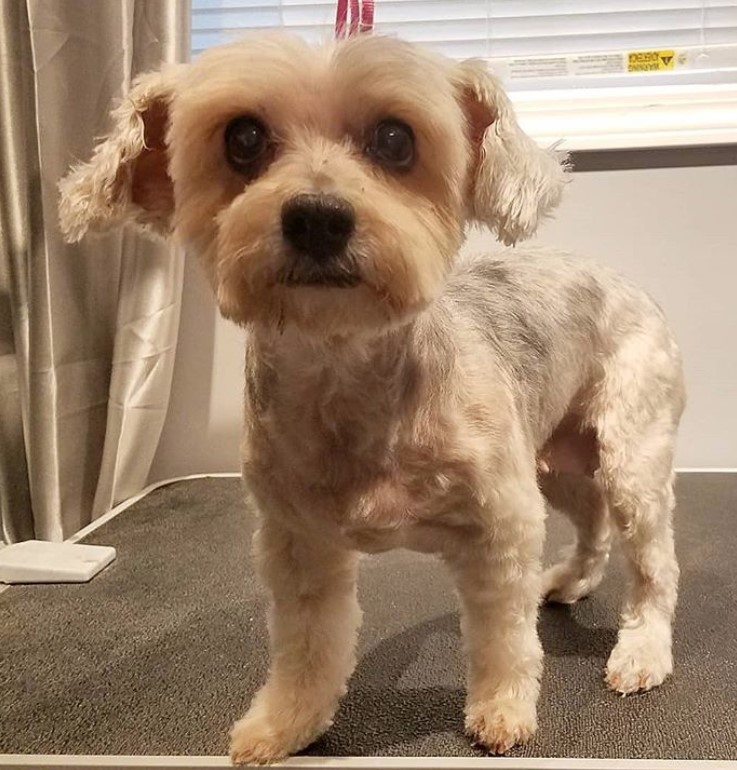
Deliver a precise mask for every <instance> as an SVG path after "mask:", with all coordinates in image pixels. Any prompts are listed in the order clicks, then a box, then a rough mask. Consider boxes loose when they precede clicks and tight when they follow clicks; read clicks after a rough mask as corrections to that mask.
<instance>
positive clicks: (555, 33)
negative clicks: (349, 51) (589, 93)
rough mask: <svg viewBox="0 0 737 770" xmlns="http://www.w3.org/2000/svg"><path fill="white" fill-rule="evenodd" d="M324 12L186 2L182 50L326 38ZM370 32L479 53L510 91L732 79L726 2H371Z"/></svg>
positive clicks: (253, 2)
mask: <svg viewBox="0 0 737 770" xmlns="http://www.w3.org/2000/svg"><path fill="white" fill-rule="evenodd" d="M334 19H335V2H334V0H333V1H331V2H325V1H324V0H322V1H320V0H272V1H271V2H269V1H268V0H192V52H193V55H194V56H196V55H197V54H198V53H199V52H201V51H202V50H204V49H205V48H208V47H210V46H213V45H217V44H219V43H223V42H226V41H230V40H234V39H237V38H238V37H240V36H242V35H243V34H244V33H245V32H247V31H257V30H264V29H272V28H285V29H287V30H288V31H290V32H292V33H294V34H297V35H300V36H302V37H304V38H306V39H307V40H310V41H315V42H316V41H320V40H326V39H330V38H331V37H332V35H333V25H334ZM375 30H376V32H377V33H379V34H384V35H393V36H398V37H401V38H404V39H407V40H412V41H417V42H421V43H424V44H425V45H428V46H430V47H432V48H434V49H436V50H438V51H440V52H441V53H444V54H446V55H448V56H451V57H454V58H466V57H472V56H478V57H482V58H487V59H489V60H490V61H491V63H492V66H493V67H494V69H495V70H496V71H497V73H498V74H499V75H500V76H501V77H502V78H503V79H504V80H505V81H506V83H507V86H508V87H509V88H511V89H513V90H549V89H570V88H577V87H581V86H583V87H586V88H600V87H606V86H632V85H648V86H652V85H665V84H672V85H684V84H700V83H704V84H717V83H735V82H737V1H736V0H598V2H595V3H594V2H589V3H584V2H582V1H581V0H376V8H375Z"/></svg>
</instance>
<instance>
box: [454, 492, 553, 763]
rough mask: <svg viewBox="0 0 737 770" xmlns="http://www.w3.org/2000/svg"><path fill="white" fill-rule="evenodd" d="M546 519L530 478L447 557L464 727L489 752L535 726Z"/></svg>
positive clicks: (497, 750)
mask: <svg viewBox="0 0 737 770" xmlns="http://www.w3.org/2000/svg"><path fill="white" fill-rule="evenodd" d="M510 487H511V485H510ZM544 521H545V506H544V502H543V499H542V496H541V495H540V493H539V491H538V490H537V487H536V486H535V485H534V484H531V483H527V484H525V486H524V487H518V488H516V489H513V488H508V489H507V490H506V491H505V492H503V493H501V494H500V495H499V496H498V497H497V501H496V502H495V503H494V506H493V509H491V508H490V509H489V510H488V511H487V521H486V525H485V531H484V533H483V535H482V536H481V537H480V538H478V539H477V541H476V542H474V543H469V544H468V547H466V548H463V549H459V550H458V552H456V553H453V554H449V555H448V556H447V557H446V558H447V561H448V563H449V565H450V567H451V570H452V572H453V574H454V576H455V579H456V582H457V585H458V591H459V595H460V600H461V609H462V615H461V618H462V621H461V622H462V628H463V635H464V641H465V645H466V651H467V655H468V658H469V661H468V663H469V668H468V696H467V701H466V730H467V732H468V734H469V735H470V736H471V738H473V740H475V741H477V742H478V743H479V744H481V745H483V746H484V747H486V748H487V749H488V750H489V751H490V752H492V753H495V754H501V753H503V752H505V751H507V750H509V749H510V748H512V746H514V745H515V744H517V743H524V742H525V741H526V740H527V739H528V738H529V737H530V736H531V735H532V734H533V733H534V732H535V728H536V726H537V718H536V708H537V697H538V692H539V689H540V675H541V673H542V648H541V646H540V642H539V639H538V636H537V610H538V604H539V600H540V588H541V556H542V544H543V540H544Z"/></svg>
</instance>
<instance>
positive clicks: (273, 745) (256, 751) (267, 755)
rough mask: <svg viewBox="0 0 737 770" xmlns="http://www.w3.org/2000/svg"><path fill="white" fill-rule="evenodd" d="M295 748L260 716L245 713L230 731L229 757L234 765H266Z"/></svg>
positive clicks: (281, 757) (290, 752) (287, 754)
mask: <svg viewBox="0 0 737 770" xmlns="http://www.w3.org/2000/svg"><path fill="white" fill-rule="evenodd" d="M297 748H298V747H295V746H294V745H293V741H289V740H288V739H287V737H286V736H285V735H284V734H283V733H282V732H281V731H280V730H278V729H276V728H274V726H273V725H272V724H270V722H269V721H268V720H267V719H266V718H265V717H262V716H260V717H252V716H248V715H246V716H245V717H243V719H240V720H238V721H237V722H236V723H235V724H234V725H233V729H232V730H231V731H230V759H231V761H232V762H233V764H234V765H267V764H270V763H271V762H277V761H278V760H280V759H284V758H285V757H287V756H289V755H290V754H292V753H293V752H294V751H296V750H297Z"/></svg>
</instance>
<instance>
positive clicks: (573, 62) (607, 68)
mask: <svg viewBox="0 0 737 770" xmlns="http://www.w3.org/2000/svg"><path fill="white" fill-rule="evenodd" d="M569 58H570V74H571V75H610V74H619V73H620V72H623V71H624V68H625V66H624V62H625V59H624V54H621V53H585V54H579V55H577V56H571V57H569Z"/></svg>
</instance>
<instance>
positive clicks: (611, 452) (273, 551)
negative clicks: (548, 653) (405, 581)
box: [61, 37, 684, 762]
mask: <svg viewBox="0 0 737 770" xmlns="http://www.w3.org/2000/svg"><path fill="white" fill-rule="evenodd" d="M563 185H564V172H563V169H562V168H561V165H560V163H559V160H558V159H557V158H556V157H554V156H553V155H552V154H549V153H546V152H543V151H541V150H539V149H538V148H537V146H536V145H535V144H534V143H533V142H532V141H531V140H530V139H529V138H528V137H526V136H525V135H524V134H523V133H522V132H521V131H520V129H519V127H518V126H517V123H516V122H515V119H514V116H513V114H512V110H511V107H510V104H509V101H508V100H507V98H506V96H505V95H504V93H503V92H502V90H501V89H500V87H499V84H498V83H497V82H496V80H494V78H493V77H492V76H491V75H490V74H489V73H488V72H487V70H486V68H485V67H484V66H483V65H482V64H480V63H478V62H464V63H456V62H452V61H450V60H447V59H444V58H442V57H439V56H436V55H433V54H431V53H429V52H427V51H425V50H423V49H421V48H418V47H416V46H413V45H410V44H407V43H403V42H399V41H396V40H388V39H382V38H378V37H361V38H357V39H352V40H349V41H347V42H342V43H340V44H337V45H334V46H330V47H324V48H319V49H313V48H311V47H308V46H307V45H306V44H304V43H301V42H299V41H297V40H294V39H291V38H286V37H266V38H261V39H254V40H249V41H246V42H242V43H239V44H237V45H231V46H226V47H223V48H217V49H214V50H211V51H208V52H206V53H205V54H203V55H202V56H201V57H200V58H199V59H198V60H197V61H196V62H195V63H193V64H191V65H186V66H181V67H177V68H173V69H170V70H166V71H164V72H162V73H156V74H150V75H147V76H145V77H143V78H141V79H140V80H139V81H138V83H137V85H136V86H135V88H133V90H132V91H131V93H130V94H129V97H128V98H127V99H126V100H125V101H124V102H123V104H122V105H121V106H120V107H119V108H118V110H117V111H116V113H115V128H114V130H113V132H112V134H111V136H110V137H109V138H108V139H107V141H105V142H104V143H103V144H101V145H100V146H99V147H98V148H97V150H96V151H95V154H94V157H93V159H92V161H91V162H90V163H89V164H87V165H83V166H80V167H78V168H76V169H75V170H74V171H73V172H72V173H71V174H70V176H69V177H68V178H67V179H66V180H64V182H63V183H62V186H61V190H62V202H61V223H62V227H63V229H64V230H65V231H66V233H67V234H68V235H69V236H70V237H71V238H73V239H74V238H79V237H81V236H82V234H83V233H84V232H85V231H86V230H87V229H88V228H91V227H92V228H102V227H107V226H109V225H110V224H111V223H114V222H116V221H133V222H136V223H138V224H139V225H142V226H145V227H147V228H148V229H150V230H153V231H156V232H159V233H163V234H166V235H168V234H173V235H174V237H175V238H177V240H178V241H179V242H180V243H182V244H185V245H186V246H187V247H188V248H190V249H193V250H195V251H196V252H197V253H198V254H199V255H200V256H201V259H202V263H203V265H204V267H205V270H206V271H207V274H208V276H209V278H210V280H211V282H212V286H213V289H214V291H215V294H216V296H217V301H218V305H219V307H220V309H221V311H222V313H223V314H224V315H225V316H227V317H228V318H232V319H233V320H234V321H236V322H237V323H239V324H243V325H245V326H247V327H248V328H249V330H250V334H249V337H248V346H247V351H246V407H245V413H246V416H245V431H244V438H243V472H244V475H245V478H246V480H247V482H248V487H249V489H250V492H251V493H252V495H253V498H254V500H255V502H256V505H257V508H258V511H259V516H260V529H259V532H258V535H257V537H256V542H255V553H256V559H257V562H258V566H259V570H260V574H261V576H262V578H263V580H264V582H265V583H266V585H267V587H268V588H269V591H270V593H271V599H272V605H271V612H270V626H269V627H270V632H271V648H272V665H271V670H270V674H269V678H268V681H267V683H266V684H265V685H264V687H263V688H262V689H261V691H260V692H259V693H258V694H257V695H256V697H255V699H254V701H253V704H252V706H251V709H250V710H249V712H248V713H247V714H246V716H245V717H244V718H243V719H241V720H240V721H239V722H237V723H236V725H235V727H234V728H233V731H232V735H231V737H232V747H231V753H232V758H233V760H234V761H235V762H252V761H253V762H268V761H272V760H276V759H279V758H280V757H284V756H285V755H287V754H290V753H292V752H295V751H298V750H300V749H302V748H304V747H305V746H307V745H308V744H309V743H310V742H312V741H314V740H315V738H317V737H318V736H319V735H320V734H321V733H322V732H323V731H324V730H326V729H327V728H328V727H329V725H330V724H331V720H332V719H333V715H334V713H335V710H336V708H337V705H338V700H339V698H340V696H341V695H342V694H343V692H344V691H345V687H346V682H347V679H348V677H349V676H350V673H351V671H352V669H353V666H354V661H355V653H354V646H355V638H356V631H357V628H358V625H359V621H360V611H359V608H358V605H357V602H356V568H357V556H356V553H357V552H358V551H369V552H375V551H380V550H384V549H388V548H395V547H406V548H413V549H417V550H421V551H428V552H435V553H438V554H439V555H440V556H441V557H442V558H443V559H444V560H445V561H446V562H447V564H448V565H449V566H450V569H451V571H452V573H453V575H454V577H455V579H456V581H457V585H458V590H459V594H460V599H461V604H462V625H463V631H464V635H465V640H466V647H467V652H468V656H469V660H470V666H469V675H468V700H467V705H466V728H467V730H468V733H469V735H470V736H471V737H472V738H473V739H474V740H475V741H477V742H479V743H480V744H482V745H483V746H485V747H487V748H488V749H489V751H491V752H504V751H506V750H507V749H509V748H510V747H511V746H513V745H514V744H516V743H518V742H522V741H525V740H527V739H528V738H529V737H530V736H531V735H532V734H533V732H534V730H535V727H536V716H535V713H536V702H537V697H538V691H539V680H540V674H541V670H542V650H541V647H540V643H539V641H538V637H537V633H536V620H537V612H538V604H539V601H540V598H541V597H542V596H543V595H547V596H549V597H551V598H553V599H556V600H558V601H564V602H573V601H576V600H577V599H578V598H580V597H582V596H584V595H586V594H587V593H588V592H589V591H591V590H592V589H593V588H594V587H595V586H596V585H597V584H598V583H599V581H600V580H601V577H602V574H603V570H604V566H605V564H606V561H607V557H608V552H609V540H610V534H609V533H610V521H613V522H615V523H616V525H617V526H618V528H619V530H620V532H621V533H622V536H623V538H622V540H623V545H624V549H625V553H626V555H627V558H628V560H629V563H630V565H631V567H632V574H633V581H632V586H631V588H630V589H629V593H628V596H627V600H626V603H625V609H624V612H623V616H622V626H621V630H620V633H619V640H618V642H617V645H616V647H615V648H614V651H613V652H612V654H611V657H610V659H609V663H608V666H607V674H606V677H607V682H608V684H609V686H610V687H611V688H613V689H615V690H617V691H619V692H621V693H630V692H634V691H636V690H642V689H649V688H650V687H653V686H655V685H657V684H660V682H662V681H663V679H665V677H666V676H667V675H668V674H669V673H670V672H671V669H672V658H671V618H672V615H673V611H674V607H675V603H676V586H677V581H678V567H677V564H676V560H675V555H674V549H673V533H672V527H671V518H672V517H671V514H672V509H673V503H674V499H673V493H672V481H673V471H672V459H673V443H674V437H675V432H676V427H677V423H678V420H679V417H680V414H681V411H682V409H683V403H684V391H683V384H682V375H681V366H680V359H679V354H678V350H677V347H676V345H675V343H674V341H673V339H672V337H671V334H670V332H669V331H668V328H667V326H666V323H665V321H664V319H663V316H662V314H661V313H660V311H659V310H658V309H657V307H656V306H655V305H654V304H653V302H652V301H651V300H649V299H648V298H647V297H646V296H645V295H644V293H643V292H641V291H640V290H638V289H637V288H635V287H633V286H632V285H630V284H629V283H627V282H626V281H625V280H623V279H621V278H619V277H617V276H616V275H613V274H612V273H610V272H608V271H606V270H604V269H602V268H599V267H595V266H592V265H590V264H588V263H583V262H580V261H576V260H574V259H571V258H568V257H566V256H564V255H560V254H557V253H554V252H542V251H534V250H523V249H519V248H518V249H515V250H513V251H509V252H505V253H503V254H502V255H500V256H496V257H494V258H491V257H480V258H476V259H459V257H458V251H459V248H460V246H461V244H462V242H463V239H464V232H465V228H466V226H467V224H468V223H469V222H474V221H475V222H481V223H484V224H486V225H488V226H489V227H491V228H492V229H493V230H494V231H495V232H496V233H497V234H498V236H499V237H500V239H501V240H502V241H504V242H506V243H513V242H515V241H517V240H518V239H522V238H525V237H526V236H529V235H531V234H532V233H533V232H534V231H535V229H536V226H537V224H538V223H539V221H540V219H541V217H542V216H543V215H544V214H545V213H546V212H548V211H549V210H550V209H551V208H552V207H553V206H554V205H555V204H556V203H557V202H558V199H559V197H560V194H561V190H562V188H563ZM544 496H545V497H547V498H548V499H549V500H550V501H551V502H552V503H553V504H554V505H555V506H556V507H559V508H561V509H562V510H564V511H566V512H567V513H568V514H570V516H571V517H572V519H573V522H574V523H575V525H576V527H577V531H578V541H577V545H576V548H575V549H574V551H573V553H572V555H571V556H570V557H569V558H568V559H567V560H565V561H563V562H562V563H561V564H559V565H557V566H555V567H553V568H552V569H550V570H549V571H548V572H546V573H545V574H543V573H542V571H541V564H540V560H541V550H542V543H543V535H544V519H545V499H544Z"/></svg>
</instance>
